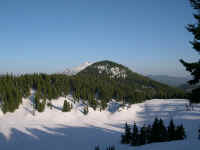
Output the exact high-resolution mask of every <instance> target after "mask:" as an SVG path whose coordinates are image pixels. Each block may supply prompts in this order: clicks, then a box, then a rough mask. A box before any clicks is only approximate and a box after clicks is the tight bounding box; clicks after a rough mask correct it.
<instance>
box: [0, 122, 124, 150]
mask: <svg viewBox="0 0 200 150" xmlns="http://www.w3.org/2000/svg"><path fill="white" fill-rule="evenodd" d="M43 129H44V131H43ZM43 129H41V130H40V129H35V128H26V131H27V132H26V133H24V132H22V131H20V130H18V129H15V128H13V129H11V136H10V138H9V139H6V137H5V136H4V135H3V134H2V133H0V149H2V150H12V149H20V150H35V149H38V150H42V149H48V150H81V149H84V150H94V147H95V146H96V145H100V146H108V145H114V144H116V143H120V135H121V133H120V132H117V131H113V130H108V129H105V128H99V127H94V126H89V127H72V126H64V125H59V128H49V127H43ZM104 149H105V148H104Z"/></svg>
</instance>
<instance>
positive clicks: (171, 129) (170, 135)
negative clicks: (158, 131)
mask: <svg viewBox="0 0 200 150" xmlns="http://www.w3.org/2000/svg"><path fill="white" fill-rule="evenodd" d="M175 136H176V134H175V125H174V121H173V119H171V121H170V123H169V126H168V140H169V141H172V140H175Z"/></svg>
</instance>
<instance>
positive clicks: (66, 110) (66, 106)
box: [62, 100, 72, 112]
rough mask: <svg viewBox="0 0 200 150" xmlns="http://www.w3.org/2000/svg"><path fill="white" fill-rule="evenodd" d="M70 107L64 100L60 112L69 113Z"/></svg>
mask: <svg viewBox="0 0 200 150" xmlns="http://www.w3.org/2000/svg"><path fill="white" fill-rule="evenodd" d="M71 109H72V108H71V105H70V103H69V102H67V100H65V101H64V104H63V109H62V111H63V112H69V111H71Z"/></svg>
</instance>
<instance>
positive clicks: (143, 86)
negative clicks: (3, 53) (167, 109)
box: [0, 61, 185, 113]
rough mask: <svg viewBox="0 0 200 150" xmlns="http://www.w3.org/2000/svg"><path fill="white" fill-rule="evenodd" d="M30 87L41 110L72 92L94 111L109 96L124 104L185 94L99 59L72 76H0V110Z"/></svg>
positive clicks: (10, 109)
mask: <svg viewBox="0 0 200 150" xmlns="http://www.w3.org/2000/svg"><path fill="white" fill-rule="evenodd" d="M98 65H107V66H108V68H111V67H119V68H120V69H122V70H125V71H126V73H127V77H126V78H122V77H119V78H111V77H110V75H109V73H108V74H106V73H105V72H104V73H102V74H99V72H98V70H97V68H96V67H97V66H98ZM30 89H34V90H35V91H36V95H37V96H36V101H35V102H36V104H35V105H36V106H35V108H36V109H37V110H38V111H43V110H44V107H45V103H46V100H52V99H56V98H58V97H60V96H66V95H68V94H69V93H71V94H72V95H73V97H74V99H75V101H79V100H80V99H82V100H86V101H87V104H88V105H89V106H90V107H92V108H93V109H94V110H95V109H96V108H97V107H98V106H100V109H101V110H104V109H105V108H106V107H107V103H108V102H109V101H110V99H112V98H114V99H116V100H118V101H123V102H124V103H138V102H142V101H144V100H145V99H153V98H177V97H178V98H183V97H184V96H185V95H184V92H183V91H180V90H178V89H176V88H172V87H169V86H167V85H164V84H161V83H158V82H156V81H153V80H151V79H149V78H147V77H144V76H142V75H139V74H137V73H134V72H132V71H131V70H129V69H128V68H126V67H124V66H122V65H119V64H116V63H114V62H110V61H102V62H98V63H95V64H93V65H91V66H89V67H88V68H86V69H85V70H83V71H82V72H80V73H79V74H78V75H75V76H67V75H63V74H52V75H47V74H26V75H21V76H13V75H4V76H0V102H1V108H2V110H3V112H4V113H6V112H13V111H15V110H16V109H17V108H18V107H19V105H20V104H21V103H22V98H23V97H28V96H30ZM96 99H98V100H100V101H97V100H96ZM49 106H50V105H49Z"/></svg>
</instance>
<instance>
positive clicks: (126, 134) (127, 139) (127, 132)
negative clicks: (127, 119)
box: [121, 123, 131, 144]
mask: <svg viewBox="0 0 200 150" xmlns="http://www.w3.org/2000/svg"><path fill="white" fill-rule="evenodd" d="M130 140H131V128H130V126H129V125H128V124H127V123H126V124H125V127H124V135H122V136H121V143H122V144H129V143H130Z"/></svg>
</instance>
